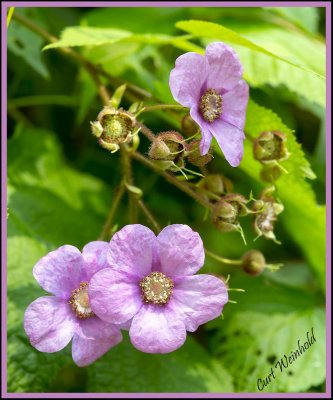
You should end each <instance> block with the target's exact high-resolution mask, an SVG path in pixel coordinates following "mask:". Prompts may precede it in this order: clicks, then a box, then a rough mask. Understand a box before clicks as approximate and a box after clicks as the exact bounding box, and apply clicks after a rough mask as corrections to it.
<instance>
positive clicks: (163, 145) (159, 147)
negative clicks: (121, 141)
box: [148, 131, 213, 172]
mask: <svg viewBox="0 0 333 400" xmlns="http://www.w3.org/2000/svg"><path fill="white" fill-rule="evenodd" d="M199 145H200V140H193V141H192V142H190V143H187V141H186V140H185V139H184V137H183V136H182V135H181V134H180V133H179V132H177V131H166V132H161V133H159V134H158V135H157V136H156V137H155V138H154V140H153V142H152V144H151V146H150V149H149V152H148V155H149V157H150V158H151V159H153V160H157V161H159V163H160V165H161V167H163V168H164V169H166V170H169V171H172V172H177V171H179V170H180V169H185V159H187V161H189V162H190V163H191V164H193V165H196V166H197V167H202V166H204V165H205V164H207V163H208V162H209V161H211V160H212V158H213V156H212V154H211V153H210V152H208V154H206V155H204V156H201V154H200V148H199ZM185 170H186V169H185ZM192 172H193V171H192Z"/></svg>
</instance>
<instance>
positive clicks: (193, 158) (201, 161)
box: [186, 140, 213, 167]
mask: <svg viewBox="0 0 333 400" xmlns="http://www.w3.org/2000/svg"><path fill="white" fill-rule="evenodd" d="M186 153H187V159H188V161H189V162H190V163H191V164H193V165H195V166H197V167H203V166H204V165H206V164H208V163H209V162H210V161H212V159H213V155H212V153H211V151H208V153H207V154H205V155H204V156H202V155H201V153H200V140H193V141H192V142H191V143H189V145H188V148H187V151H186Z"/></svg>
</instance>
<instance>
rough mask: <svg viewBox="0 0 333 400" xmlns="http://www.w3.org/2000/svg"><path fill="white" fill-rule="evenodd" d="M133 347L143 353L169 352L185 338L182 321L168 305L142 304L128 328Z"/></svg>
mask: <svg viewBox="0 0 333 400" xmlns="http://www.w3.org/2000/svg"><path fill="white" fill-rule="evenodd" d="M129 335H130V339H131V342H132V344H133V346H134V347H136V348H137V349H138V350H141V351H143V352H145V353H170V352H171V351H174V350H177V349H178V348H179V347H181V346H182V345H183V344H184V342H185V339H186V329H185V325H184V323H183V321H182V320H181V319H180V318H179V317H178V314H177V313H176V312H174V311H173V310H172V309H171V308H170V307H168V306H162V307H161V306H160V305H156V304H148V305H144V306H143V307H142V308H141V309H140V311H139V312H138V314H136V315H135V317H134V318H133V321H132V324H131V328H130V330H129Z"/></svg>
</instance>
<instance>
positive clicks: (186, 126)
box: [181, 114, 200, 136]
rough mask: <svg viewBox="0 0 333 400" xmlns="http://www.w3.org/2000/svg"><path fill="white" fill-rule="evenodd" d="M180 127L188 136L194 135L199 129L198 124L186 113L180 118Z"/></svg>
mask: <svg viewBox="0 0 333 400" xmlns="http://www.w3.org/2000/svg"><path fill="white" fill-rule="evenodd" d="M181 128H182V131H183V132H184V133H185V134H186V135H188V136H192V135H194V134H195V133H196V132H198V131H199V129H200V128H199V125H198V124H197V123H196V122H195V121H194V120H193V119H192V117H191V115H190V114H186V115H185V116H184V117H183V118H182V122H181Z"/></svg>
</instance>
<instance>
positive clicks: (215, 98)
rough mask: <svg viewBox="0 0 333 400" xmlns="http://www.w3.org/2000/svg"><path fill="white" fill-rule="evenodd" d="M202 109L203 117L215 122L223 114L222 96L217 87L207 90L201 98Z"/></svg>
mask: <svg viewBox="0 0 333 400" xmlns="http://www.w3.org/2000/svg"><path fill="white" fill-rule="evenodd" d="M200 111H201V114H202V116H203V119H204V120H205V121H207V122H213V121H215V120H216V119H217V118H220V116H221V114H222V96H221V95H220V94H218V93H217V91H216V90H215V89H208V90H206V92H205V94H203V95H202V96H201V99H200Z"/></svg>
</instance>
